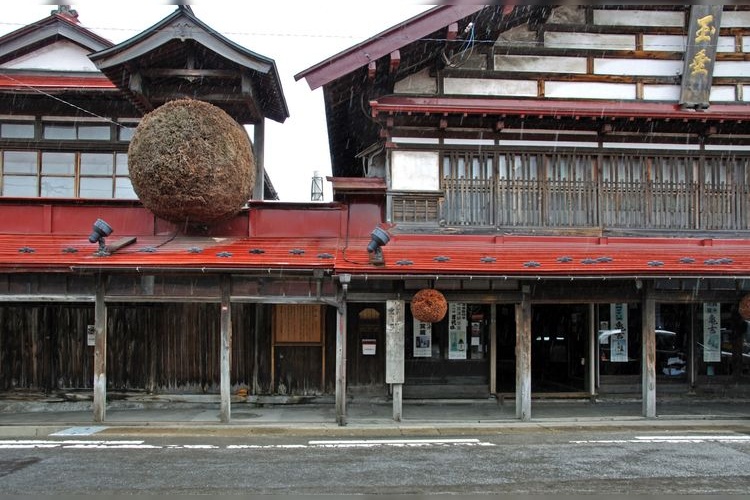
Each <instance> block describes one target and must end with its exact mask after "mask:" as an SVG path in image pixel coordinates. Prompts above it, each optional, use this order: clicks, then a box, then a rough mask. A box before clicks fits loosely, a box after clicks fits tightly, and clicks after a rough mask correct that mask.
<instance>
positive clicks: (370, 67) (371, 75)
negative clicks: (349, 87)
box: [367, 61, 378, 80]
mask: <svg viewBox="0 0 750 500" xmlns="http://www.w3.org/2000/svg"><path fill="white" fill-rule="evenodd" d="M377 71H378V65H377V63H376V62H375V61H370V62H369V63H368V64H367V78H368V79H369V80H374V79H375V73H377Z"/></svg>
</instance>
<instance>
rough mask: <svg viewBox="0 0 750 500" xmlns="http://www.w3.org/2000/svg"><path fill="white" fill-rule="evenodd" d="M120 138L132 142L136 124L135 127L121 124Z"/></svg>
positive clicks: (119, 129)
mask: <svg viewBox="0 0 750 500" xmlns="http://www.w3.org/2000/svg"><path fill="white" fill-rule="evenodd" d="M117 130H118V134H119V139H120V140H121V141H125V142H130V139H132V138H133V134H134V133H135V126H133V127H126V126H124V125H123V126H121V127H119V128H118V129H117Z"/></svg>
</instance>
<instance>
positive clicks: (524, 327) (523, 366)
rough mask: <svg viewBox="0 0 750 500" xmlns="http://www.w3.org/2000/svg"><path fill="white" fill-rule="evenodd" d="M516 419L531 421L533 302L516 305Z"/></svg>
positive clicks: (527, 301)
mask: <svg viewBox="0 0 750 500" xmlns="http://www.w3.org/2000/svg"><path fill="white" fill-rule="evenodd" d="M516 417H517V418H519V419H521V420H524V421H528V420H531V300H530V298H529V295H528V293H524V294H523V297H522V298H521V303H520V304H516Z"/></svg>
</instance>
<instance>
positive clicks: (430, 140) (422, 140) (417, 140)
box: [391, 137, 440, 144]
mask: <svg viewBox="0 0 750 500" xmlns="http://www.w3.org/2000/svg"><path fill="white" fill-rule="evenodd" d="M391 142H395V143H399V144H440V139H438V138H436V137H392V138H391Z"/></svg>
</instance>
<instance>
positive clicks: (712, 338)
mask: <svg viewBox="0 0 750 500" xmlns="http://www.w3.org/2000/svg"><path fill="white" fill-rule="evenodd" d="M703 361H704V362H706V363H718V362H720V361H721V305H720V304H719V303H718V302H705V303H704V304H703Z"/></svg>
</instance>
